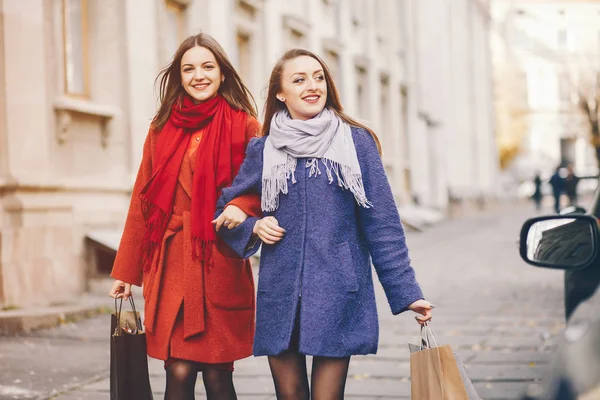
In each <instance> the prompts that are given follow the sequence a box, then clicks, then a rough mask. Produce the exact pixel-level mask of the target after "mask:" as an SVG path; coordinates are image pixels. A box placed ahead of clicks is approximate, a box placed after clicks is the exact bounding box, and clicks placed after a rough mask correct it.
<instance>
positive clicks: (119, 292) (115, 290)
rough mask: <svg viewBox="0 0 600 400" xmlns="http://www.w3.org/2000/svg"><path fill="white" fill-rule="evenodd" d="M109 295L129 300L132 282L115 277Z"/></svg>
mask: <svg viewBox="0 0 600 400" xmlns="http://www.w3.org/2000/svg"><path fill="white" fill-rule="evenodd" d="M108 295H109V296H110V297H112V298H114V299H118V298H123V300H127V299H128V298H129V296H131V283H127V282H123V281H120V280H118V279H115V283H113V287H112V289H110V292H109V293H108Z"/></svg>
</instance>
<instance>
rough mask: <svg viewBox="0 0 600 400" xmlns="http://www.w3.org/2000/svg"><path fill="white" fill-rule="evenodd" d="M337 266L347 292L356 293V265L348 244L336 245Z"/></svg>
mask: <svg viewBox="0 0 600 400" xmlns="http://www.w3.org/2000/svg"><path fill="white" fill-rule="evenodd" d="M337 250H338V257H339V259H338V260H339V265H340V269H341V272H342V276H343V277H344V283H345V285H344V286H346V288H347V289H348V292H358V278H357V276H356V265H354V258H353V257H352V250H351V249H350V243H348V242H344V243H340V244H339V245H338V249H337Z"/></svg>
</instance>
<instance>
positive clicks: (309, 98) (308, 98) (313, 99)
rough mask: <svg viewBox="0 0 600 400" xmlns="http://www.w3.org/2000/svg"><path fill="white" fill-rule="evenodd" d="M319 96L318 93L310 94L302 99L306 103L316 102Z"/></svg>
mask: <svg viewBox="0 0 600 400" xmlns="http://www.w3.org/2000/svg"><path fill="white" fill-rule="evenodd" d="M320 98H321V96H319V95H318V94H311V95H310V96H306V97H303V98H302V100H304V101H306V102H308V103H316V102H317V101H319V99H320Z"/></svg>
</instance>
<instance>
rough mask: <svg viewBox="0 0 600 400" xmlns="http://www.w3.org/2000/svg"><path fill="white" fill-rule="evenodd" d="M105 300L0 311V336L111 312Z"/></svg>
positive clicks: (89, 300) (54, 325)
mask: <svg viewBox="0 0 600 400" xmlns="http://www.w3.org/2000/svg"><path fill="white" fill-rule="evenodd" d="M109 304H110V303H107V301H106V299H105V298H102V299H93V298H90V299H84V301H82V302H80V303H78V304H72V305H61V306H50V307H35V308H23V309H17V310H10V311H0V335H5V336H6V335H15V334H19V333H29V332H32V331H35V330H38V329H44V328H52V327H56V326H59V325H62V324H65V323H69V322H75V321H80V320H82V319H87V318H91V317H94V316H96V315H99V314H108V313H110V312H112V308H111V307H110V306H109Z"/></svg>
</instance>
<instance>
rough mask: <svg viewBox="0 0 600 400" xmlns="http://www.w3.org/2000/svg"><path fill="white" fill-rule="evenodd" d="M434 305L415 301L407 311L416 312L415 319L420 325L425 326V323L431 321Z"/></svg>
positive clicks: (423, 301) (424, 301) (425, 301)
mask: <svg viewBox="0 0 600 400" xmlns="http://www.w3.org/2000/svg"><path fill="white" fill-rule="evenodd" d="M433 307H434V305H433V304H431V303H430V302H428V301H427V300H417V301H415V302H414V303H412V304H411V305H410V306H408V309H409V310H411V311H414V312H416V313H417V314H421V315H417V316H416V317H415V319H416V320H417V322H418V323H419V324H420V325H425V322H427V321H431V317H432V315H431V311H432V310H433Z"/></svg>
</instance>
